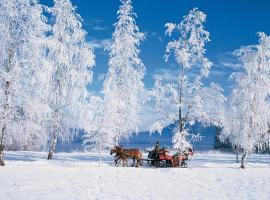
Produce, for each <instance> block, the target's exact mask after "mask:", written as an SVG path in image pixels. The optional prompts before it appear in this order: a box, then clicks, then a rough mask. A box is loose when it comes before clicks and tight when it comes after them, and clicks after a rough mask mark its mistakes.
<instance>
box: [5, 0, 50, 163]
mask: <svg viewBox="0 0 270 200" xmlns="http://www.w3.org/2000/svg"><path fill="white" fill-rule="evenodd" d="M42 12H43V9H42V7H41V5H40V4H38V3H37V1H35V0H21V1H16V0H8V1H7V0H3V1H1V2H0V29H1V32H0V44H1V50H0V85H1V86H0V98H1V100H2V101H1V104H0V115H1V116H0V126H1V137H0V165H5V163H4V155H3V154H4V150H5V149H6V148H8V147H11V146H14V145H16V146H18V148H21V146H22V145H24V144H26V143H27V142H31V143H32V144H33V146H35V147H37V146H39V144H38V145H37V144H34V143H35V142H37V141H39V142H41V143H40V145H42V144H44V141H46V139H45V140H43V139H44V138H43V137H42V135H43V134H41V132H42V131H44V129H43V124H42V117H41V116H42V114H44V113H45V112H46V106H43V105H44V104H43V102H42V99H41V98H39V97H41V96H42V95H41V93H40V95H38V93H39V92H40V90H39V89H38V88H36V85H35V83H37V82H38V81H40V80H38V78H37V77H38V76H37V75H38V73H36V71H39V70H41V68H42V67H43V66H44V62H45V59H44V57H43V55H44V54H43V53H44V50H45V48H44V43H45V38H46V31H47V30H48V26H47V25H46V23H45V18H44V16H43V15H42ZM39 86H41V87H42V85H39ZM37 108H38V109H37ZM43 108H44V109H43ZM43 133H44V132H43ZM28 145H29V144H27V146H28Z"/></svg>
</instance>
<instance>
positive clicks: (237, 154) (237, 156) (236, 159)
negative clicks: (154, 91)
mask: <svg viewBox="0 0 270 200" xmlns="http://www.w3.org/2000/svg"><path fill="white" fill-rule="evenodd" d="M235 161H236V163H239V153H238V152H235Z"/></svg>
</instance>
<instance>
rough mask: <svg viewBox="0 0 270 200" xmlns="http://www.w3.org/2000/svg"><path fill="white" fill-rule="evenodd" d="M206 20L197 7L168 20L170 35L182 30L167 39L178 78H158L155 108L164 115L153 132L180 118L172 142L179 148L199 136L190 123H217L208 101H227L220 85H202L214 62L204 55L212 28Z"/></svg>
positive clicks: (168, 49)
mask: <svg viewBox="0 0 270 200" xmlns="http://www.w3.org/2000/svg"><path fill="white" fill-rule="evenodd" d="M205 21H206V15H205V14H204V13H203V12H201V11H199V10H198V9H197V8H194V9H193V10H191V11H190V12H189V14H188V15H187V16H184V18H183V20H182V21H181V22H180V23H179V24H174V23H167V24H165V27H166V34H167V35H169V36H171V35H172V33H173V32H174V31H175V32H176V33H178V34H179V38H178V39H177V40H173V41H170V42H169V43H168V45H167V48H166V54H165V61H168V59H169V57H171V56H172V55H174V58H175V61H176V63H177V64H178V66H179V69H178V81H177V82H173V83H164V82H163V81H162V80H157V81H156V83H155V87H154V90H153V91H152V96H153V97H154V100H155V103H156V110H157V111H158V112H160V113H161V115H162V116H163V117H162V119H160V120H159V121H157V122H156V123H154V124H153V126H152V127H151V132H154V131H158V132H160V133H161V131H162V129H163V128H164V127H165V126H167V125H169V124H171V123H175V122H177V127H176V128H175V130H174V135H173V138H172V142H173V145H174V148H175V149H178V150H183V149H184V148H185V147H188V146H191V144H190V139H191V138H196V137H197V136H196V135H193V134H190V133H189V130H188V128H187V125H192V124H194V123H195V122H196V121H198V122H202V123H213V124H215V123H217V121H215V119H214V117H213V114H214V113H215V112H213V110H212V111H211V107H210V106H209V105H208V104H207V101H209V100H211V102H214V101H219V102H220V103H217V104H220V105H222V104H223V103H222V102H224V101H225V99H224V97H223V95H222V89H221V88H220V87H216V86H215V85H212V86H211V87H212V89H211V88H210V89H209V88H204V87H203V83H202V79H203V78H205V77H207V76H208V74H209V70H210V68H211V66H212V63H211V62H210V61H209V60H208V59H207V58H206V57H205V52H206V49H205V45H206V43H207V42H208V41H210V39H209V32H208V31H206V30H205V27H204V23H205ZM207 94H208V96H207ZM210 97H211V98H210ZM207 99H208V100H207ZM210 116H211V117H210Z"/></svg>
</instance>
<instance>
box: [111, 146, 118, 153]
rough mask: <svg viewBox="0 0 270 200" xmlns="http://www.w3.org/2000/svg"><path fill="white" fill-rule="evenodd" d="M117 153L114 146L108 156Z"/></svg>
mask: <svg viewBox="0 0 270 200" xmlns="http://www.w3.org/2000/svg"><path fill="white" fill-rule="evenodd" d="M116 152H117V151H116V146H114V147H113V148H112V149H111V151H110V155H112V154H114V153H116Z"/></svg>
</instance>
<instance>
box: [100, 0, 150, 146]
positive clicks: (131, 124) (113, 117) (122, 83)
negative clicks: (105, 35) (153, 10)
mask: <svg viewBox="0 0 270 200" xmlns="http://www.w3.org/2000/svg"><path fill="white" fill-rule="evenodd" d="M121 3H122V5H121V6H120V7H119V10H118V12H117V14H118V22H117V23H115V24H114V27H115V31H114V33H113V38H112V44H111V46H110V47H108V50H109V52H110V59H109V70H108V74H107V76H106V79H105V81H104V86H103V92H104V120H103V125H102V126H103V127H104V131H102V132H105V133H106V134H107V135H110V137H112V138H113V139H114V141H115V143H118V142H119V139H123V138H126V137H128V136H129V134H131V133H133V132H137V131H138V124H139V119H138V113H139V112H140V109H141V104H142V99H141V98H140V95H141V93H142V91H143V88H144V84H143V81H142V80H143V78H144V75H145V66H144V64H143V63H142V61H141V59H140V58H139V53H140V49H139V45H140V42H141V41H142V40H143V38H144V35H143V33H141V32H140V31H139V28H138V26H137V25H136V22H135V17H136V14H135V13H134V12H133V7H132V4H131V3H132V2H131V0H121Z"/></svg>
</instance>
